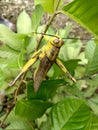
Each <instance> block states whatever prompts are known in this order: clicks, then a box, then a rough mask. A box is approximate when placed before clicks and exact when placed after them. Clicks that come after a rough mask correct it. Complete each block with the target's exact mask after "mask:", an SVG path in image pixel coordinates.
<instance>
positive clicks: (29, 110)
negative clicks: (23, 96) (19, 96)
mask: <svg viewBox="0 0 98 130" xmlns="http://www.w3.org/2000/svg"><path fill="white" fill-rule="evenodd" d="M52 105H53V104H52V103H50V102H43V101H41V100H19V101H18V102H17V104H16V107H15V114H16V115H19V116H21V117H24V118H31V119H36V118H39V117H41V116H42V115H43V114H44V113H45V111H46V110H47V109H48V108H49V107H51V106H52Z"/></svg>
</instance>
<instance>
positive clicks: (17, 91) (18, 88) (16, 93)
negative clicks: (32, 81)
mask: <svg viewBox="0 0 98 130" xmlns="http://www.w3.org/2000/svg"><path fill="white" fill-rule="evenodd" d="M25 75H26V73H25V74H24V75H23V76H22V78H21V81H20V83H19V86H18V87H17V89H16V91H15V96H14V100H15V103H16V101H17V95H18V93H19V90H20V87H21V85H22V83H23V79H24V77H25Z"/></svg>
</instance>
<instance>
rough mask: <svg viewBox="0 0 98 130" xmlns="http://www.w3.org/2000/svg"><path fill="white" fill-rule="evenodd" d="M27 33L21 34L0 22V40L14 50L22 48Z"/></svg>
mask: <svg viewBox="0 0 98 130" xmlns="http://www.w3.org/2000/svg"><path fill="white" fill-rule="evenodd" d="M24 38H25V35H19V34H16V33H14V32H12V31H11V30H9V29H8V28H7V27H6V26H4V25H2V24H0V40H1V41H2V42H4V43H5V44H6V45H8V46H9V47H11V48H12V49H14V50H20V49H21V47H22V44H23V43H24Z"/></svg>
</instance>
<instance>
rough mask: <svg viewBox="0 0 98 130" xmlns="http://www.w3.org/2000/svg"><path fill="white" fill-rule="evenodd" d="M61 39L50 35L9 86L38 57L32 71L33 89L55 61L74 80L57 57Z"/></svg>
mask: <svg viewBox="0 0 98 130" xmlns="http://www.w3.org/2000/svg"><path fill="white" fill-rule="evenodd" d="M63 43H64V42H63V40H62V38H60V37H59V36H54V37H52V38H51V39H50V40H49V41H48V43H47V44H46V45H44V46H43V47H42V48H41V49H39V50H38V51H36V52H35V53H34V54H33V56H32V57H31V59H30V60H29V61H28V62H27V63H26V64H25V65H24V67H23V69H22V70H21V72H20V73H19V75H18V76H17V77H16V78H15V79H14V80H13V81H12V82H11V84H10V85H11V86H13V85H14V84H15V82H16V81H17V80H18V79H19V78H20V77H21V76H22V75H23V74H24V73H25V72H26V71H27V70H28V68H30V67H31V66H32V65H33V64H34V63H35V62H36V61H37V60H38V59H39V60H40V64H39V67H38V68H37V69H36V70H35V72H34V90H35V92H37V91H38V89H39V87H40V85H41V82H42V80H43V79H44V78H45V76H46V74H47V72H48V71H49V69H50V68H51V66H52V65H53V64H54V63H56V64H57V65H58V66H59V67H60V68H61V70H62V71H63V72H64V73H65V74H67V76H68V77H69V78H70V79H71V80H72V81H73V82H76V80H75V79H74V78H73V77H72V76H71V74H70V73H69V72H68V71H67V69H66V68H65V66H64V65H63V64H62V62H61V61H60V60H59V59H58V58H57V56H58V53H59V51H60V48H61V46H62V45H63Z"/></svg>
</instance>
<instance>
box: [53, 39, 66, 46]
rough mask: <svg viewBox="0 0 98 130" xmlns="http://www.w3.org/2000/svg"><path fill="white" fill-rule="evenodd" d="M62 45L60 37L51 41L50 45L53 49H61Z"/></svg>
mask: <svg viewBox="0 0 98 130" xmlns="http://www.w3.org/2000/svg"><path fill="white" fill-rule="evenodd" d="M63 43H64V42H63V40H62V39H61V38H60V37H55V38H53V39H52V40H51V44H52V45H53V46H55V47H61V46H62V45H63Z"/></svg>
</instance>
